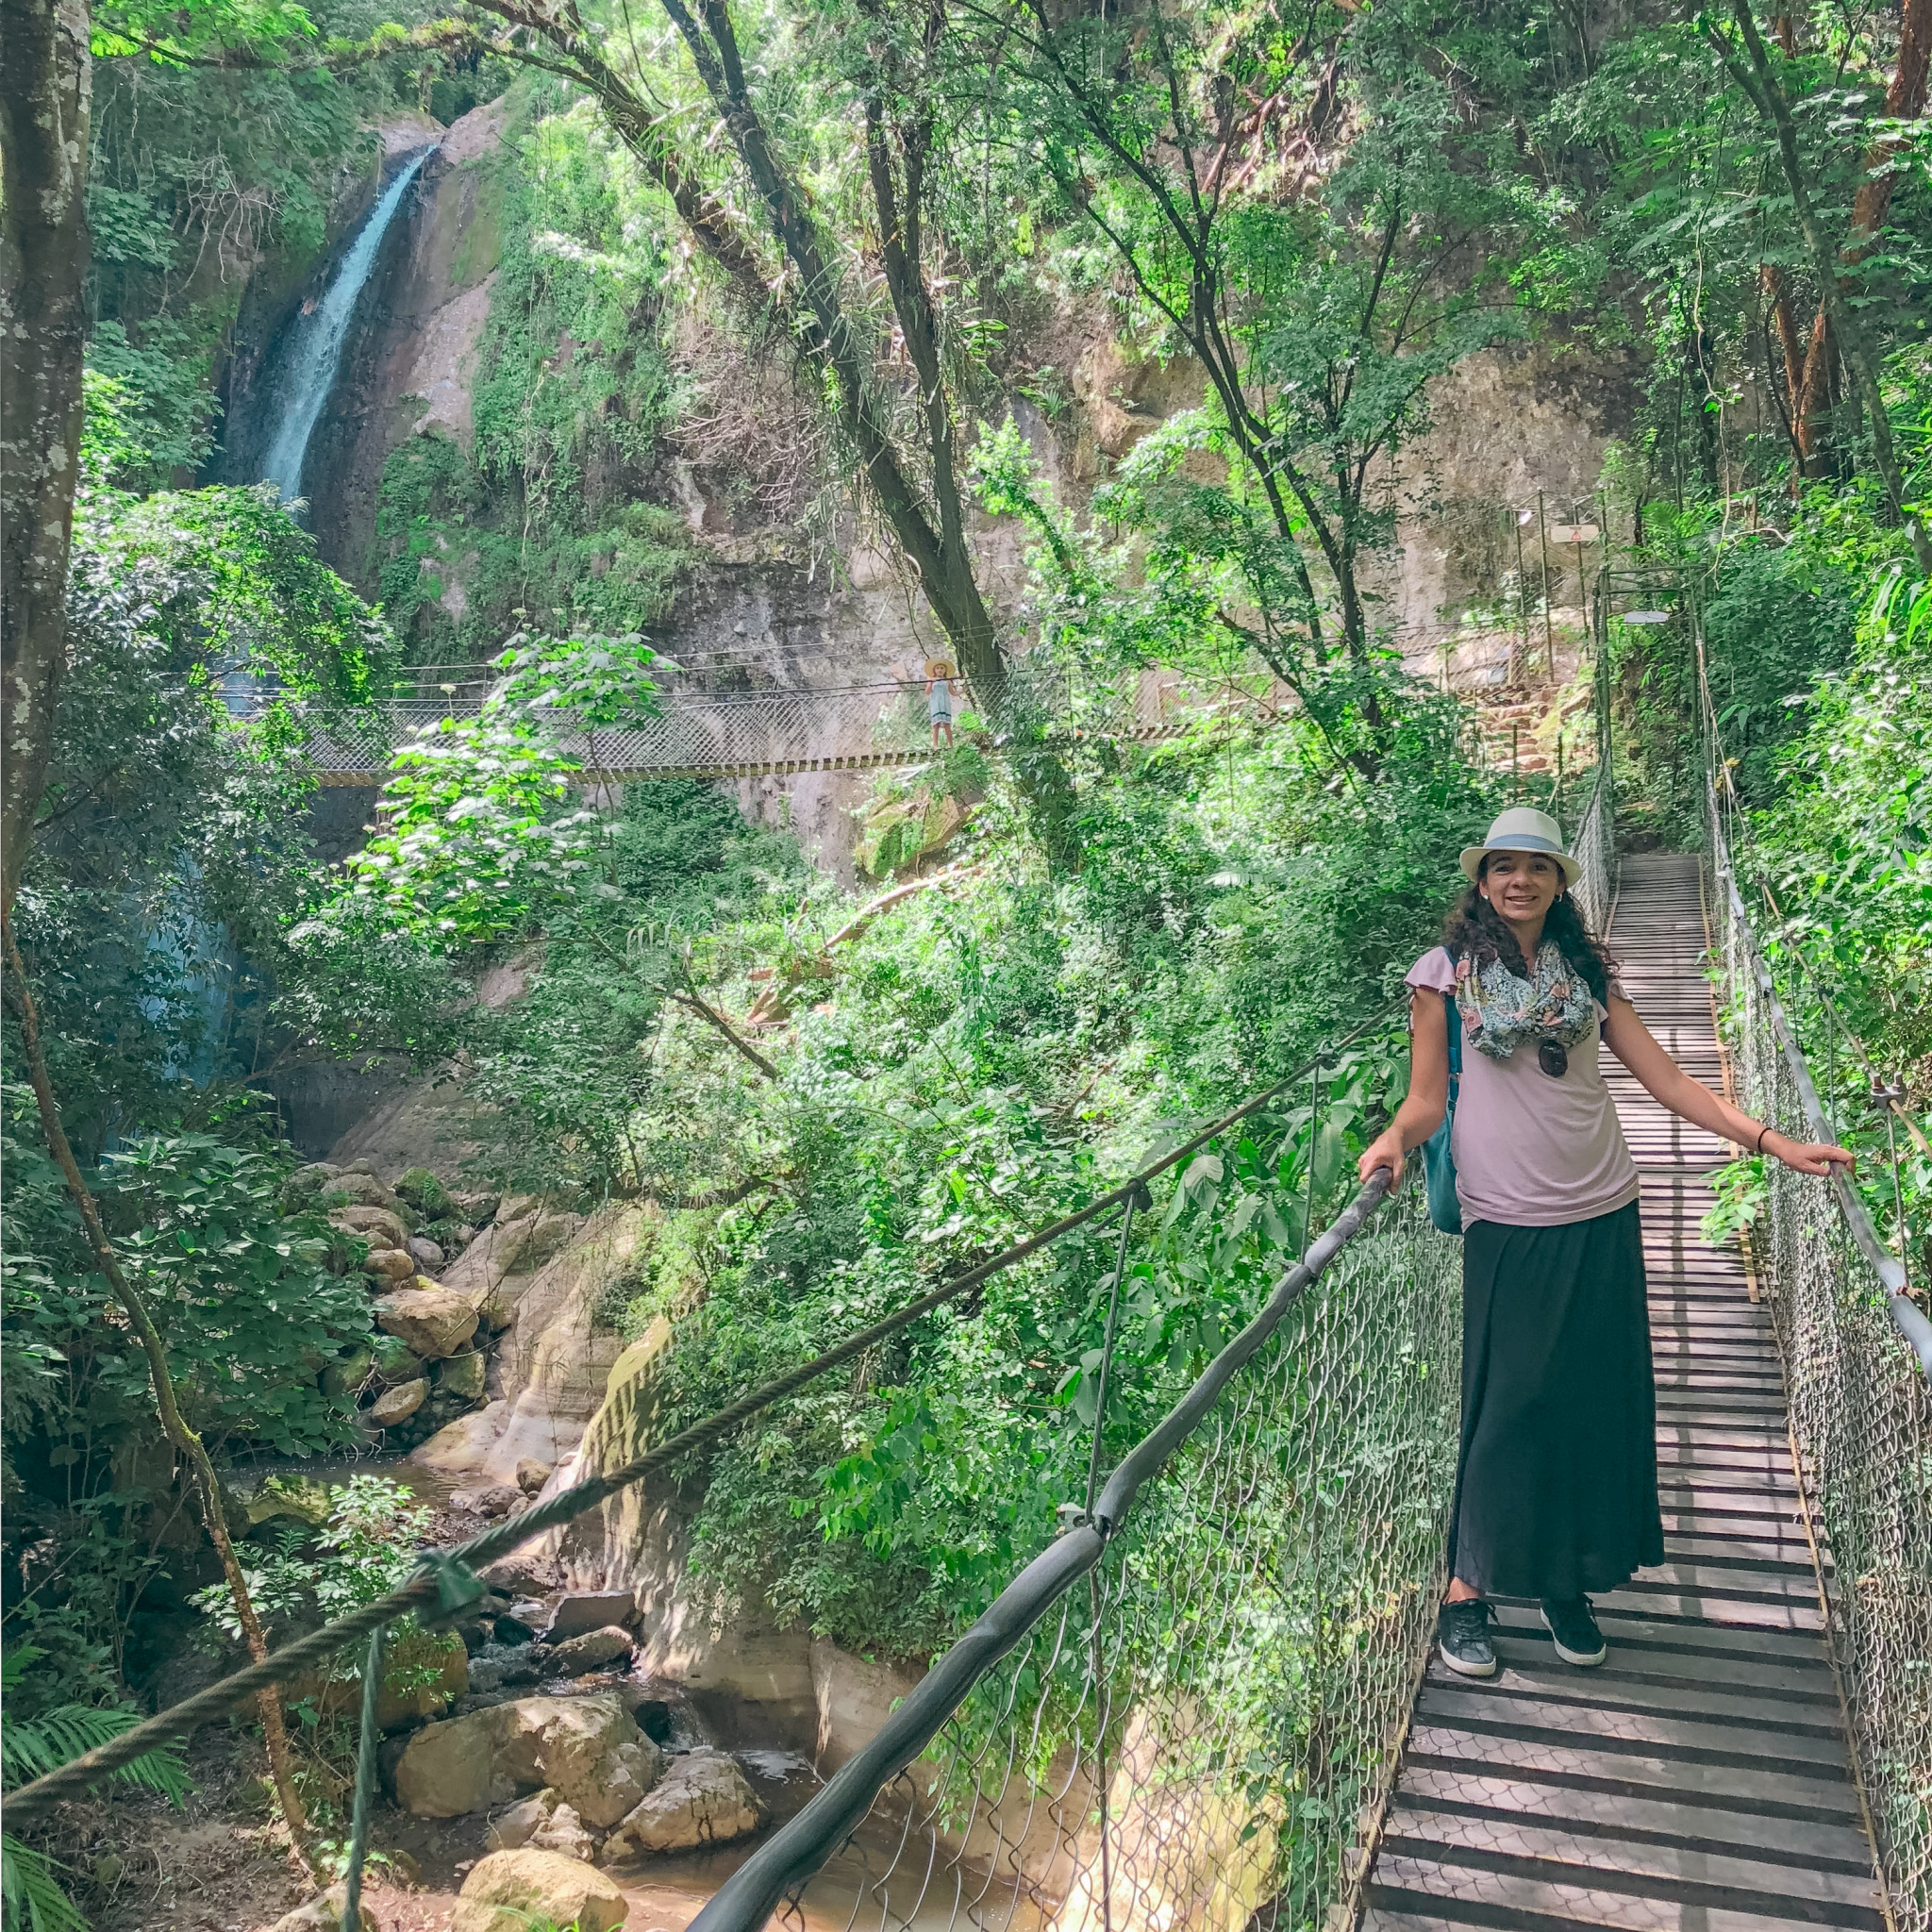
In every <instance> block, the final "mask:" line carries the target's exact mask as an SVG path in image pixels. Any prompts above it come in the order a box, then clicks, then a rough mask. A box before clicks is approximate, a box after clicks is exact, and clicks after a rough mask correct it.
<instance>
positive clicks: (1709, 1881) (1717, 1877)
mask: <svg viewBox="0 0 1932 1932" xmlns="http://www.w3.org/2000/svg"><path fill="white" fill-rule="evenodd" d="M1385 1833H1386V1835H1385V1837H1384V1839H1383V1842H1384V1843H1385V1844H1386V1845H1388V1846H1389V1848H1390V1849H1391V1851H1393V1852H1395V1853H1397V1854H1398V1855H1408V1856H1418V1855H1419V1856H1424V1857H1426V1856H1431V1855H1432V1854H1431V1850H1430V1848H1433V1856H1436V1857H1445V1858H1449V1859H1452V1860H1453V1859H1454V1858H1455V1855H1456V1854H1457V1852H1497V1853H1502V1854H1504V1855H1505V1856H1507V1857H1512V1858H1522V1859H1535V1860H1537V1861H1538V1862H1540V1863H1544V1864H1548V1865H1554V1866H1557V1867H1560V1868H1565V1869H1567V1870H1568V1871H1570V1872H1571V1873H1574V1874H1575V1875H1574V1877H1573V1879H1572V1881H1571V1882H1573V1883H1584V1884H1587V1883H1588V1882H1589V1877H1590V1874H1592V1873H1604V1874H1610V1873H1614V1874H1617V1875H1618V1877H1619V1878H1623V1879H1643V1880H1651V1881H1658V1883H1657V1885H1656V1890H1658V1891H1661V1892H1664V1893H1665V1894H1666V1895H1671V1894H1672V1893H1673V1892H1674V1886H1673V1881H1688V1882H1689V1883H1691V1884H1693V1885H1700V1886H1715V1887H1717V1888H1719V1889H1720V1890H1722V1891H1725V1892H1730V1893H1736V1892H1740V1891H1750V1892H1756V1893H1757V1894H1758V1895H1759V1896H1760V1897H1765V1898H1772V1899H1775V1900H1778V1901H1779V1902H1780V1903H1781V1904H1783V1903H1784V1902H1788V1901H1795V1900H1799V1899H1805V1900H1809V1901H1811V1902H1812V1903H1813V1904H1815V1905H1821V1906H1823V1905H1829V1906H1836V1907H1839V1909H1840V1912H1841V1913H1842V1914H1843V1916H1841V1917H1836V1918H1831V1919H1828V1920H1821V1921H1820V1923H1822V1924H1841V1925H1857V1926H1862V1927H1868V1928H1876V1927H1880V1926H1882V1925H1883V1924H1884V1918H1883V1915H1882V1912H1881V1909H1880V1907H1879V1904H1878V1886H1877V1882H1876V1880H1875V1879H1874V1877H1873V1876H1872V1874H1870V1873H1866V1874H1862V1875H1860V1876H1857V1877H1854V1876H1853V1875H1852V1874H1848V1873H1844V1872H1821V1871H1817V1870H1807V1869H1806V1868H1805V1867H1804V1866H1801V1865H1790V1864H1783V1863H1778V1862H1775V1861H1774V1860H1772V1859H1769V1858H1759V1857H1751V1856H1750V1855H1749V1853H1747V1852H1742V1851H1740V1850H1739V1849H1737V1848H1735V1847H1731V1846H1723V1847H1708V1848H1707V1847H1706V1846H1704V1845H1699V1844H1695V1843H1691V1844H1686V1843H1682V1842H1675V1843H1673V1842H1669V1841H1659V1840H1657V1839H1656V1838H1650V1837H1644V1838H1637V1839H1626V1838H1615V1837H1610V1836H1608V1835H1606V1834H1604V1833H1600V1832H1596V1833H1588V1834H1586V1833H1583V1832H1578V1831H1573V1830H1566V1829H1564V1827H1563V1826H1562V1825H1560V1824H1538V1823H1535V1822H1533V1821H1532V1820H1530V1819H1527V1818H1523V1817H1517V1816H1512V1815H1511V1814H1510V1813H1508V1812H1500V1813H1499V1812H1494V1811H1474V1812H1472V1811H1465V1810H1462V1809H1460V1808H1457V1809H1456V1810H1453V1811H1451V1810H1438V1809H1436V1808H1434V1807H1427V1806H1423V1805H1419V1804H1417V1803H1415V1802H1414V1801H1413V1800H1411V1799H1408V1798H1407V1797H1402V1798H1398V1799H1396V1801H1395V1803H1394V1804H1393V1806H1391V1809H1390V1817H1389V1823H1388V1824H1387V1826H1386V1827H1385Z"/></svg>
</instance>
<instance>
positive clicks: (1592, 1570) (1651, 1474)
mask: <svg viewBox="0 0 1932 1932" xmlns="http://www.w3.org/2000/svg"><path fill="white" fill-rule="evenodd" d="M1663 1559H1664V1535H1663V1524H1662V1523H1661V1522H1660V1520H1659V1519H1658V1516H1657V1385H1656V1381H1655V1378H1654V1374H1653V1372H1652V1369H1651V1360H1650V1315H1649V1310H1648V1308H1647V1307H1646V1305H1645V1299H1644V1281H1643V1240H1642V1235H1641V1230H1640V1229H1639V1226H1638V1218H1637V1205H1636V1203H1635V1202H1632V1203H1631V1205H1630V1206H1629V1207H1627V1208H1618V1209H1617V1211H1616V1212H1615V1213H1614V1214H1602V1215H1599V1216H1597V1218H1596V1219H1595V1220H1593V1221H1577V1222H1572V1223H1571V1224H1568V1225H1567V1226H1564V1227H1509V1226H1506V1225H1504V1224H1502V1223H1500V1222H1494V1221H1478V1222H1474V1223H1472V1224H1470V1225H1469V1226H1468V1227H1466V1228H1465V1229H1464V1230H1463V1238H1462V1454H1461V1458H1460V1461H1459V1462H1458V1464H1457V1474H1456V1507H1455V1511H1454V1514H1453V1515H1452V1517H1451V1519H1450V1528H1449V1565H1450V1574H1452V1575H1456V1576H1459V1577H1461V1578H1462V1580H1463V1581H1464V1582H1465V1583H1471V1584H1474V1586H1475V1588H1476V1589H1477V1590H1479V1591H1482V1592H1483V1593H1484V1594H1485V1595H1490V1596H1518V1597H1548V1598H1557V1599H1564V1598H1569V1599H1574V1598H1576V1597H1579V1596H1582V1595H1583V1594H1584V1593H1585V1592H1586V1591H1607V1590H1615V1589H1618V1588H1619V1587H1620V1586H1621V1585H1623V1584H1624V1583H1626V1582H1627V1581H1628V1580H1629V1578H1630V1574H1631V1572H1632V1571H1634V1570H1638V1569H1641V1568H1642V1567H1643V1566H1644V1565H1646V1564H1654V1563H1661V1562H1662V1561H1663Z"/></svg>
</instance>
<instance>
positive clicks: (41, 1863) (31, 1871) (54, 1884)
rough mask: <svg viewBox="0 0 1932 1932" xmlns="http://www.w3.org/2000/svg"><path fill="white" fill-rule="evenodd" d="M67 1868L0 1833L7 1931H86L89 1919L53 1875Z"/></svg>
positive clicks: (0, 1884)
mask: <svg viewBox="0 0 1932 1932" xmlns="http://www.w3.org/2000/svg"><path fill="white" fill-rule="evenodd" d="M64 1869H65V1868H64V1867H62V1866H59V1865H57V1864H55V1862H54V1860H53V1859H52V1858H50V1857H48V1856H47V1855H46V1853H45V1852H37V1851H36V1850H35V1849H34V1848H33V1847H32V1846H31V1845H24V1844H22V1843H21V1841H20V1840H18V1839H17V1838H15V1837H14V1836H13V1835H12V1834H11V1833H10V1832H8V1833H0V1900H4V1903H5V1910H6V1920H7V1932H87V1921H86V1920H85V1919H83V1918H82V1917H81V1915H80V1911H79V1908H78V1907H76V1906H75V1903H74V1901H73V1900H72V1899H71V1898H69V1897H68V1896H67V1894H66V1892H65V1891H64V1890H61V1887H60V1881H59V1880H58V1878H57V1877H55V1875H54V1874H55V1873H57V1872H59V1871H62V1870H64Z"/></svg>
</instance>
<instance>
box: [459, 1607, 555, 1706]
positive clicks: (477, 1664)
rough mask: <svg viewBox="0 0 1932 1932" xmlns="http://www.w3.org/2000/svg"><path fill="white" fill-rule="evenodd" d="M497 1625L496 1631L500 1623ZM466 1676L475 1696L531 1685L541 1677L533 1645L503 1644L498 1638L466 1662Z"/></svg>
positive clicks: (536, 1652) (536, 1653)
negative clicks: (467, 1672)
mask: <svg viewBox="0 0 1932 1932" xmlns="http://www.w3.org/2000/svg"><path fill="white" fill-rule="evenodd" d="M497 1621H498V1626H499V1628H500V1627H501V1625H502V1623H503V1621H504V1620H503V1619H501V1618H499V1619H498V1620H497ZM469 1672H470V1674H469V1688H470V1691H472V1693H473V1694H475V1695H476V1696H484V1695H487V1694H488V1693H489V1692H491V1691H508V1690H510V1689H511V1688H513V1687H517V1686H522V1685H525V1684H535V1683H537V1682H538V1681H539V1680H540V1679H541V1677H542V1675H543V1671H542V1666H541V1664H540V1663H539V1661H538V1651H537V1647H536V1645H535V1644H533V1643H514V1642H505V1641H503V1639H502V1638H499V1639H498V1641H496V1642H495V1643H486V1644H485V1645H484V1646H483V1648H482V1649H481V1650H480V1651H479V1652H478V1653H477V1654H476V1655H475V1657H472V1658H471V1659H470V1666H469Z"/></svg>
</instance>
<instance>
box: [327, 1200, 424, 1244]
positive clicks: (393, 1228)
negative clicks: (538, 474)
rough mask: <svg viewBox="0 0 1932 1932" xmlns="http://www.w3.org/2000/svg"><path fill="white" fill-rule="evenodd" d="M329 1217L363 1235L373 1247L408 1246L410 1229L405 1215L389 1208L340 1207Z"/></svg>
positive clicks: (352, 1231)
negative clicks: (404, 1220) (406, 1223)
mask: <svg viewBox="0 0 1932 1932" xmlns="http://www.w3.org/2000/svg"><path fill="white" fill-rule="evenodd" d="M329 1219H330V1220H331V1221H332V1222H334V1223H335V1224H336V1225H337V1226H338V1227H346V1228H347V1229H348V1230H349V1232H350V1233H351V1234H359V1235H361V1236H363V1237H364V1238H365V1239H366V1240H367V1241H368V1242H369V1244H370V1246H371V1247H373V1248H406V1247H408V1244H409V1230H408V1228H407V1227H406V1226H405V1225H404V1224H403V1217H402V1216H401V1215H400V1214H397V1213H396V1212H395V1211H394V1210H393V1209H391V1208H337V1209H336V1210H335V1212H334V1213H333V1214H331V1215H330V1216H329Z"/></svg>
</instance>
